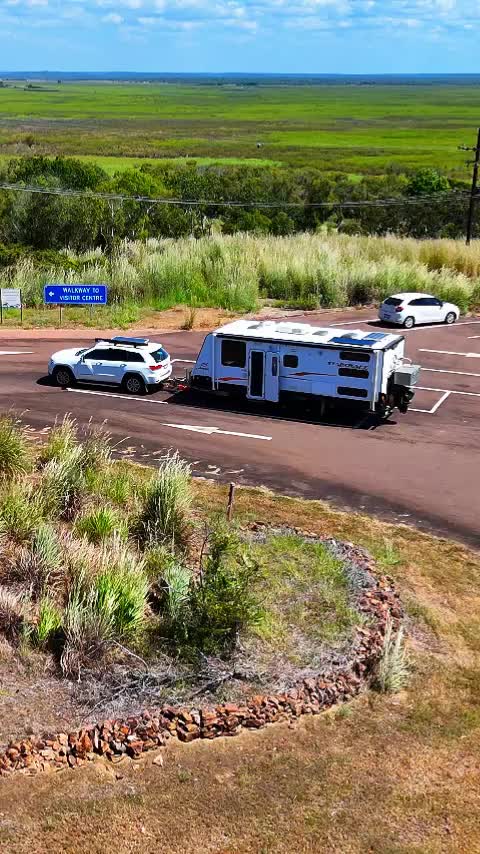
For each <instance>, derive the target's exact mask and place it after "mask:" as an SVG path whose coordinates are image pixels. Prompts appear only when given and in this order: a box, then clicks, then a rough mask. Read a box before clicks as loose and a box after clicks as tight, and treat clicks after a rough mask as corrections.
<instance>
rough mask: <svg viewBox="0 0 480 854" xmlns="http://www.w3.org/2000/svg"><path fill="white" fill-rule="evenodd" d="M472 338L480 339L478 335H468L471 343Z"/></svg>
mask: <svg viewBox="0 0 480 854" xmlns="http://www.w3.org/2000/svg"><path fill="white" fill-rule="evenodd" d="M474 338H480V335H469V336H468V340H469V341H473V339H474Z"/></svg>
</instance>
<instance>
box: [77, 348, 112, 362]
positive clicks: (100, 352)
mask: <svg viewBox="0 0 480 854" xmlns="http://www.w3.org/2000/svg"><path fill="white" fill-rule="evenodd" d="M110 353H111V350H109V349H107V348H102V347H95V348H94V349H93V350H89V351H88V353H85V355H84V357H83V358H84V359H89V360H90V361H92V362H111V361H112V359H111V356H110Z"/></svg>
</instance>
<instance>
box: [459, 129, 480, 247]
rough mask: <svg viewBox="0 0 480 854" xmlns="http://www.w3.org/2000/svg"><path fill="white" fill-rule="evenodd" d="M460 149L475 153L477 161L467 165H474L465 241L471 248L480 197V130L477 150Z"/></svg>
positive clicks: (462, 147)
mask: <svg viewBox="0 0 480 854" xmlns="http://www.w3.org/2000/svg"><path fill="white" fill-rule="evenodd" d="M459 148H460V150H461V151H474V152H475V160H469V161H468V164H467V165H468V166H472V165H473V175H472V189H471V191H470V204H469V206H468V219H467V239H466V241H465V242H466V244H467V246H469V245H470V241H471V239H472V233H473V225H474V213H475V202H476V200H477V197H478V196H479V195H480V193H479V191H478V170H479V168H480V128H478V136H477V145H476V147H475V148H470V147H469V146H467V145H460V146H459Z"/></svg>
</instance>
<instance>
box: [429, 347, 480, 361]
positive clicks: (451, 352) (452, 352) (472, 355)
mask: <svg viewBox="0 0 480 854" xmlns="http://www.w3.org/2000/svg"><path fill="white" fill-rule="evenodd" d="M418 352H419V353H440V355H442V356H465V358H466V359H480V353H457V352H456V351H455V350H427V349H426V348H425V347H419V348H418Z"/></svg>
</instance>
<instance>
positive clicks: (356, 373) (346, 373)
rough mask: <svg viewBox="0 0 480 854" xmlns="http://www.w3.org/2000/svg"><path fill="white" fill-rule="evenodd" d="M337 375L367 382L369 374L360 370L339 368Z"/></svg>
mask: <svg viewBox="0 0 480 854" xmlns="http://www.w3.org/2000/svg"><path fill="white" fill-rule="evenodd" d="M338 374H339V376H341V377H356V378H357V380H368V377H369V373H368V371H367V370H362V368H339V369H338Z"/></svg>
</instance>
